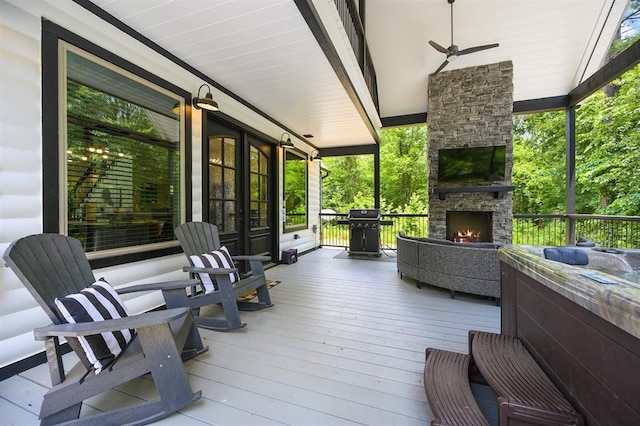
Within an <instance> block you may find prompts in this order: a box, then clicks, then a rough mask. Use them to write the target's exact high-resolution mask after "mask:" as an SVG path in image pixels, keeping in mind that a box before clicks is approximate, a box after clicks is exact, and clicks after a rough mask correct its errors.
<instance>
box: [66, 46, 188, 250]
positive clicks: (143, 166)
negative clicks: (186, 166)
mask: <svg viewBox="0 0 640 426" xmlns="http://www.w3.org/2000/svg"><path fill="white" fill-rule="evenodd" d="M61 46H62V48H61V49H60V50H59V52H60V55H61V56H60V57H59V60H60V61H61V63H62V64H64V67H61V69H64V70H65V74H64V76H60V81H61V84H60V85H59V93H58V96H59V99H60V100H61V102H60V106H61V107H60V108H61V109H60V113H61V114H63V115H64V119H63V120H62V122H61V124H62V131H61V132H60V137H61V140H60V142H59V149H60V151H61V152H60V157H59V158H60V159H61V163H62V164H60V176H61V179H60V185H61V188H60V195H61V196H60V200H61V201H62V200H63V199H64V201H63V202H61V205H60V215H59V218H60V228H61V230H63V231H65V230H66V233H67V234H68V235H70V236H73V237H76V238H78V239H79V240H80V241H81V242H82V244H83V245H84V247H85V250H86V251H88V252H89V251H103V250H111V249H123V248H125V247H133V246H148V245H150V244H154V245H155V246H160V245H161V244H162V243H165V245H166V242H167V241H171V240H174V236H173V229H174V228H175V227H176V226H177V225H178V224H180V223H181V220H182V218H181V212H182V205H183V204H184V200H183V198H184V197H183V190H182V184H181V167H182V162H181V152H182V145H183V144H182V141H183V140H184V135H183V132H182V130H181V129H182V128H183V126H182V123H181V121H182V116H183V112H182V111H184V98H180V97H179V96H178V95H176V94H174V93H171V92H169V91H167V90H165V89H163V88H161V87H159V86H156V85H154V84H152V83H150V82H149V81H145V80H143V79H141V78H139V77H137V76H135V75H133V74H131V73H129V72H127V71H125V70H123V69H120V68H118V67H116V66H115V65H113V64H111V63H108V62H106V61H103V60H101V59H99V58H97V57H94V56H92V55H90V54H88V53H86V52H84V51H82V50H80V49H77V48H75V47H73V46H71V45H68V44H64V43H63V44H62V45H61ZM63 106H65V107H66V108H65V109H64V110H63ZM62 187H63V188H62ZM63 233H64V232H63ZM150 247H151V246H150ZM143 249H144V248H141V249H140V250H143ZM129 250H130V249H129Z"/></svg>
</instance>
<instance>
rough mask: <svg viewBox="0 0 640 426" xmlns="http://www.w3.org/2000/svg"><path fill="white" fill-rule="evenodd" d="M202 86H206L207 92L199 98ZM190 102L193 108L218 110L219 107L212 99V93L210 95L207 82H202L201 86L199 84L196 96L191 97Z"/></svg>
mask: <svg viewBox="0 0 640 426" xmlns="http://www.w3.org/2000/svg"><path fill="white" fill-rule="evenodd" d="M204 86H207V89H208V91H207V94H206V95H204V98H201V97H200V91H201V90H202V88H203V87H204ZM192 104H193V107H194V108H195V109H206V110H208V111H220V108H218V103H217V102H216V101H214V100H213V95H211V87H209V85H208V84H203V85H202V86H200V88H199V89H198V97H196V98H193V101H192Z"/></svg>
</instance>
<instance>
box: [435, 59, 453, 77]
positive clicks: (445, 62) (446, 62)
mask: <svg viewBox="0 0 640 426" xmlns="http://www.w3.org/2000/svg"><path fill="white" fill-rule="evenodd" d="M447 65H449V61H448V60H446V61H444V62H443V63H442V64H441V65H440V66H439V67H438V69H437V70H436V71H435V72H434V74H438V73H439V72H440V71H442V69H443V68H444V67H446V66H447Z"/></svg>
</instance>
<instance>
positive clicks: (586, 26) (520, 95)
mask: <svg viewBox="0 0 640 426" xmlns="http://www.w3.org/2000/svg"><path fill="white" fill-rule="evenodd" d="M333 1H334V0H313V2H314V4H315V6H316V7H324V8H326V7H327V6H328V5H327V3H329V4H330V6H331V7H333ZM93 2H94V3H95V4H96V5H98V6H100V7H101V8H103V9H104V10H106V11H107V12H109V13H111V14H112V15H114V16H115V17H116V18H118V19H119V20H121V21H123V22H124V23H125V24H127V25H129V26H130V27H132V28H133V29H134V30H136V31H138V32H139V33H141V34H142V35H144V36H145V37H147V38H149V39H150V40H152V41H153V42H155V43H157V44H158V45H159V46H161V47H162V48H164V49H166V50H167V51H169V52H171V53H172V54H173V55H175V56H176V57H178V58H180V59H181V60H183V61H185V62H186V63H188V64H189V65H190V66H192V67H194V68H196V69H197V70H198V71H200V72H202V73H203V74H205V75H207V76H208V77H210V78H211V79H212V80H213V81H215V82H217V83H219V84H221V85H222V86H224V87H225V88H226V89H228V90H230V91H231V92H233V93H235V94H236V95H238V96H240V97H241V98H243V99H244V100H246V101H247V102H249V103H250V104H252V105H254V106H255V107H257V108H258V109H260V110H262V111H263V112H264V113H266V114H267V115H269V116H270V117H273V118H274V119H275V120H277V121H278V122H280V123H282V124H283V125H284V126H285V127H286V128H288V129H290V130H291V131H293V132H295V133H297V134H299V135H302V134H307V133H310V134H313V135H314V138H313V139H311V140H310V141H311V142H312V143H313V144H315V145H316V146H318V147H335V146H348V145H359V144H371V143H374V142H375V138H374V136H373V135H372V134H371V132H370V130H369V128H368V126H367V125H366V123H365V122H364V120H363V118H362V116H361V115H360V113H359V109H358V108H356V106H355V105H354V103H353V101H352V99H351V97H350V96H349V94H348V93H347V91H346V90H345V88H344V87H343V84H342V83H341V81H340V79H339V78H338V77H337V75H336V73H335V72H334V70H333V68H332V67H331V65H330V63H329V61H328V59H327V58H326V56H325V54H324V53H323V51H322V49H321V47H320V46H319V44H318V42H317V41H316V39H315V37H314V35H313V34H312V32H311V30H310V29H309V27H308V25H307V23H306V22H305V20H304V18H303V17H302V15H301V13H300V11H299V10H298V8H297V6H296V4H295V3H294V0H138V1H130V0H93ZM356 3H357V2H356ZM626 3H627V2H626V1H624V0H536V1H534V0H456V1H455V3H454V35H453V36H454V41H455V44H457V45H458V46H459V48H460V49H465V48H468V47H472V46H476V45H482V44H490V43H500V46H499V47H498V48H495V49H490V50H486V51H482V52H477V53H474V54H470V55H465V56H461V57H460V58H458V60H457V61H455V62H452V63H451V64H449V65H448V66H447V67H446V68H445V69H444V71H443V72H446V71H450V70H455V69H457V68H463V67H469V66H476V65H481V64H488V63H495V62H500V61H506V60H511V61H513V65H514V97H515V100H528V99H537V98H544V97H552V96H561V95H566V94H567V93H568V92H569V91H570V90H571V89H573V88H574V87H575V86H576V85H577V84H579V83H580V82H582V81H584V80H585V79H586V78H587V77H589V76H590V75H591V74H592V73H593V72H595V71H596V70H597V69H598V68H599V66H600V61H601V60H602V57H603V55H604V52H605V51H606V48H608V45H609V43H610V41H611V38H612V35H613V32H614V30H615V28H616V27H617V24H618V22H619V20H620V17H621V16H622V12H623V10H624V8H625V7H626ZM365 10H366V13H367V16H366V28H367V40H368V44H369V49H370V54H371V56H372V58H373V61H374V66H375V69H376V72H377V81H378V93H379V102H380V116H381V117H393V116H399V115H407V114H415V113H421V112H425V111H426V110H427V84H428V76H429V73H432V72H433V71H435V70H436V69H437V68H438V66H439V65H440V64H441V63H442V62H443V61H444V59H445V55H444V54H442V53H439V52H437V51H436V50H435V49H433V48H432V47H431V46H430V45H429V44H428V42H429V40H434V41H435V42H437V43H439V44H440V45H442V46H444V47H448V46H449V45H450V44H451V40H450V37H451V34H450V10H451V9H450V5H449V3H448V2H447V0H367V2H366V8H365ZM335 17H336V18H337V14H336V15H335ZM334 21H336V22H334ZM325 27H326V29H327V31H329V32H331V31H333V32H334V33H338V34H340V33H342V37H341V38H340V37H339V38H338V39H342V40H343V42H344V43H348V41H347V39H346V36H345V35H344V30H343V29H342V28H341V27H340V23H339V22H337V19H335V20H332V22H325ZM352 65H353V64H351V66H352ZM349 66H350V64H347V65H346V67H347V68H348V69H349ZM358 77H359V78H361V76H358ZM352 78H353V77H352ZM194 95H195V94H194ZM221 108H222V109H223V110H224V105H221ZM377 120H378V118H374V119H373V120H372V122H374V123H375V122H377Z"/></svg>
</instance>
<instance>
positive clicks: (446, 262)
mask: <svg viewBox="0 0 640 426" xmlns="http://www.w3.org/2000/svg"><path fill="white" fill-rule="evenodd" d="M397 247H398V257H397V264H398V272H399V273H400V274H401V275H402V276H404V275H407V276H409V277H411V278H413V279H415V280H416V282H417V285H418V287H420V286H421V284H423V283H424V284H429V285H433V286H437V287H442V288H446V289H449V290H450V291H451V297H455V293H456V292H463V293H470V294H476V295H480V296H490V297H494V298H496V303H498V304H499V303H500V261H499V260H498V248H499V247H500V244H495V243H454V242H452V241H448V240H440V239H435V238H420V237H410V236H407V235H404V234H402V233H400V234H399V235H398V237H397Z"/></svg>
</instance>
